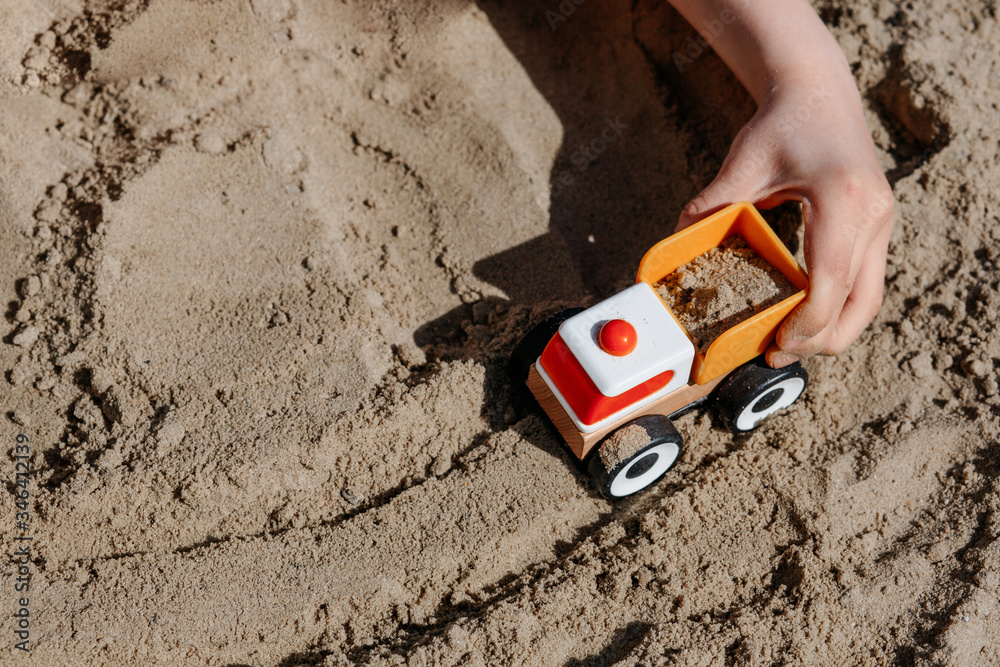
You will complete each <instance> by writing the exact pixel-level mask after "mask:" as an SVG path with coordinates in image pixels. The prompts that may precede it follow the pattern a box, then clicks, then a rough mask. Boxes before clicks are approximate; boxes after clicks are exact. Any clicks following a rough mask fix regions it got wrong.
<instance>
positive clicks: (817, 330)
mask: <svg viewBox="0 0 1000 667" xmlns="http://www.w3.org/2000/svg"><path fill="white" fill-rule="evenodd" d="M851 208H853V207H850V206H845V205H844V204H843V203H841V202H837V203H834V204H829V203H827V202H826V201H822V200H821V202H818V203H816V204H814V203H812V202H810V201H808V200H807V201H806V202H805V203H804V204H803V207H802V213H803V217H804V219H805V229H806V235H805V258H806V266H807V267H808V270H809V290H808V292H807V294H806V298H805V300H804V301H803V302H802V303H801V304H799V306H798V307H796V309H795V310H793V311H792V313H791V314H790V315H789V316H788V317H787V318H786V319H785V322H784V323H783V324H782V325H781V328H780V329H779V330H778V335H777V336H776V338H775V343H776V345H777V347H778V348H779V349H780V350H781V351H783V352H790V353H793V354H795V355H797V356H799V357H805V356H809V355H812V354H816V353H817V352H820V351H821V350H823V349H825V347H826V341H827V339H828V337H829V332H827V331H826V330H827V328H828V327H830V325H831V324H832V323H833V322H835V321H836V320H837V319H838V316H839V314H840V311H841V309H842V308H843V306H844V303H845V302H846V301H847V297H848V295H849V294H850V293H851V290H852V288H853V285H854V280H855V278H856V276H857V274H858V271H859V269H860V266H861V257H860V256H858V255H859V254H860V253H858V252H856V248H857V249H859V250H860V249H863V248H864V246H865V245H866V244H862V245H861V246H860V248H858V244H857V241H858V239H857V233H856V230H855V229H854V227H853V225H852V224H851V220H852V211H851V210H850V209H851ZM823 334H827V335H823Z"/></svg>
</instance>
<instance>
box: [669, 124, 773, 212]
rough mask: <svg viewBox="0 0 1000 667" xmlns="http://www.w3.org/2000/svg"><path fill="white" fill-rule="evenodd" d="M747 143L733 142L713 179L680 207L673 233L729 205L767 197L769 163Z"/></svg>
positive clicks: (762, 152)
mask: <svg viewBox="0 0 1000 667" xmlns="http://www.w3.org/2000/svg"><path fill="white" fill-rule="evenodd" d="M747 143H748V142H746V141H741V140H740V139H739V138H737V140H736V141H735V142H733V147H732V149H730V151H729V155H728V156H727V157H726V160H725V162H723V163H722V168H721V169H719V173H718V174H717V175H716V177H715V180H713V181H712V182H711V183H709V184H708V187H706V188H705V189H704V190H702V191H701V192H700V193H699V194H698V196H697V197H695V198H694V199H692V200H691V201H690V202H688V204H687V206H685V207H684V210H683V211H682V212H681V215H680V220H679V221H678V223H677V228H676V230H675V231H680V230H682V229H684V228H685V227H689V226H691V225H693V224H694V223H696V222H698V221H699V220H701V219H702V218H704V217H705V216H708V215H711V214H712V213H715V212H716V211H718V210H720V209H722V208H725V207H726V206H729V205H730V204H732V203H733V202H738V201H749V202H755V201H757V200H759V199H761V198H762V197H763V196H764V195H766V194H770V192H769V187H768V186H769V183H770V181H771V178H772V176H773V167H772V166H771V161H770V160H769V159H768V158H766V157H763V156H764V155H766V153H765V152H764V151H759V150H753V149H751V148H750V147H749V146H747Z"/></svg>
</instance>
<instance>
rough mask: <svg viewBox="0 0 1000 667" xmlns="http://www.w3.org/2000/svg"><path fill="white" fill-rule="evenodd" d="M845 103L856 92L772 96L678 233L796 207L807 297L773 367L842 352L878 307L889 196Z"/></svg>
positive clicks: (795, 90) (863, 131)
mask: <svg viewBox="0 0 1000 667" xmlns="http://www.w3.org/2000/svg"><path fill="white" fill-rule="evenodd" d="M824 86H826V88H824ZM852 97H857V92H856V91H855V90H854V87H853V83H852V84H851V86H850V89H848V90H835V89H834V88H833V86H832V84H830V83H817V84H812V85H811V86H810V85H809V84H805V85H802V86H800V87H795V86H792V85H789V86H788V87H787V88H785V89H781V90H777V91H775V93H774V95H773V97H771V98H770V99H769V100H768V101H767V102H765V103H764V104H763V105H762V106H761V108H760V109H759V110H758V112H757V114H756V115H755V116H754V118H753V119H752V120H751V121H750V123H748V124H747V126H746V127H744V128H743V130H742V131H741V132H740V134H739V135H738V136H737V138H736V141H734V142H733V146H732V149H731V150H730V152H729V156H728V157H727V158H726V161H725V162H724V163H723V165H722V169H721V170H720V171H719V174H718V176H716V178H715V180H714V181H713V182H712V183H711V184H710V185H709V186H708V187H707V188H706V189H705V190H704V191H703V192H702V193H701V194H699V195H698V196H697V197H696V198H695V199H694V200H693V201H692V202H691V203H690V204H689V205H688V206H687V207H686V208H685V210H684V213H683V214H682V215H681V221H680V224H679V225H678V228H683V227H686V226H687V225H689V224H691V223H693V222H696V221H697V220H699V219H701V218H703V217H705V215H707V214H708V213H711V212H713V211H716V210H718V209H720V208H723V207H724V206H726V205H728V204H730V203H732V202H735V201H744V200H745V201H750V202H757V203H758V204H759V205H760V206H761V207H762V208H769V207H771V206H775V205H777V204H780V203H782V202H784V201H787V200H797V201H801V202H802V213H803V217H804V220H805V247H804V251H805V259H806V268H807V270H808V272H809V292H808V296H807V298H806V300H805V301H804V302H803V303H802V304H801V305H800V306H799V307H798V308H796V309H795V310H794V311H793V312H792V314H791V315H790V316H789V317H788V319H787V320H785V323H784V324H783V325H782V327H781V329H780V330H779V332H778V336H777V339H776V340H775V343H776V345H775V346H772V348H771V349H770V350H769V351H768V355H767V360H768V363H770V364H771V365H773V366H784V365H786V364H788V363H791V362H792V361H795V358H796V357H802V356H808V355H810V354H816V353H826V354H836V353H838V352H842V351H843V350H844V349H845V348H847V346H848V345H850V344H851V342H853V341H854V339H855V338H857V337H858V335H859V334H860V333H861V332H862V330H864V328H865V327H866V326H867V325H868V323H869V322H870V321H871V319H872V318H873V317H875V314H876V313H877V312H878V310H879V307H880V306H881V305H882V283H883V281H884V279H885V258H886V249H887V247H888V245H889V234H890V232H891V231H892V218H893V209H892V204H893V201H892V191H891V190H890V189H889V184H888V183H887V182H886V180H885V176H884V175H883V174H882V170H881V169H880V168H879V164H878V160H877V158H876V157H875V149H874V147H873V146H872V141H871V138H870V137H869V135H868V130H867V128H866V127H865V124H864V119H863V118H861V117H860V115H859V114H858V113H856V110H855V108H854V107H855V105H853V104H849V103H846V102H850V101H852ZM845 100H846V102H845Z"/></svg>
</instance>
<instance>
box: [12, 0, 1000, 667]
mask: <svg viewBox="0 0 1000 667" xmlns="http://www.w3.org/2000/svg"><path fill="white" fill-rule="evenodd" d="M561 6H562V10H560V5H559V4H558V3H557V2H555V0H553V1H552V2H541V3H534V2H528V1H523V2H514V3H503V4H501V3H495V2H484V3H482V4H479V5H477V4H473V3H471V2H468V1H466V0H450V1H449V2H441V3H435V5H434V7H433V8H429V7H427V6H425V4H424V3H417V2H410V1H409V0H399V1H386V2H367V3H366V2H351V3H340V2H327V1H325V0H215V1H206V0H93V1H90V2H82V1H81V0H6V1H5V2H3V3H2V4H0V99H2V109H3V112H2V113H0V222H2V224H0V247H2V249H3V261H2V262H0V291H2V294H3V303H4V317H3V319H2V320H0V338H2V341H3V343H2V345H0V370H2V373H3V376H2V387H3V389H2V394H0V396H2V406H0V407H2V414H0V422H2V428H0V436H2V449H3V451H4V452H5V454H6V456H5V457H4V464H3V465H4V470H3V479H4V483H5V488H6V490H7V491H9V493H4V494H3V501H2V502H3V505H2V507H3V514H2V517H0V518H2V521H0V537H2V543H3V544H4V545H5V550H6V551H5V554H4V559H3V561H2V563H3V564H2V566H0V567H2V575H3V581H4V584H3V587H2V590H3V594H2V596H0V597H2V603H0V605H2V606H0V608H2V609H3V613H2V616H3V618H4V619H5V620H4V621H3V624H2V628H3V632H2V635H0V636H2V641H0V644H2V649H0V655H2V658H0V661H2V662H4V664H37V665H66V664H78V665H146V664H163V665H233V666H235V665H282V666H286V667H288V666H291V665H300V664H302V665H314V664H319V665H331V666H333V665H354V664H370V665H394V664H412V665H460V664H461V665H521V664H523V665H565V666H575V667H581V666H584V665H589V666H596V665H612V664H615V665H650V664H671V665H692V666H693V665H762V666H769V665H783V664H788V665H804V664H812V665H834V664H836V665H867V664H871V665H911V664H920V665H970V666H971V665H1000V641H998V639H997V638H998V637H1000V513H998V511H1000V497H998V491H1000V483H998V479H997V475H998V468H1000V461H998V458H997V457H998V453H997V448H998V431H1000V428H998V416H1000V395H998V383H997V379H998V366H1000V330H998V321H1000V295H998V279H1000V275H998V261H1000V251H998V247H1000V224H998V220H997V215H998V210H1000V195H998V194H997V193H998V191H1000V159H998V157H997V156H998V155H1000V150H998V149H1000V146H998V141H997V137H998V136H1000V113H998V111H1000V110H998V108H997V100H998V99H1000V26H998V24H997V19H996V17H995V11H996V9H995V4H994V3H993V2H988V1H986V0H975V1H973V2H966V1H961V2H959V1H958V0H930V1H929V2H926V3H899V4H896V3H891V2H885V1H882V2H874V3H868V2H862V1H861V0H849V1H846V2H827V1H826V0H819V1H818V2H817V9H818V10H819V11H820V12H821V14H822V16H823V17H824V19H825V20H826V21H827V22H828V24H829V25H830V26H831V29H832V30H833V31H834V32H835V34H836V35H837V37H838V39H839V40H840V42H841V44H842V46H843V48H844V50H845V52H846V53H847V55H848V58H849V60H850V62H851V63H852V65H853V67H854V71H855V73H856V76H857V80H858V83H859V86H860V88H861V90H862V93H863V96H864V99H865V101H866V104H867V107H868V121H869V124H870V126H871V128H872V131H873V133H874V136H875V138H876V142H877V145H878V147H879V149H880V151H881V159H882V160H883V164H884V167H885V169H886V170H887V171H888V173H889V175H890V178H891V181H892V183H893V186H894V189H895V192H896V196H897V200H898V206H897V226H896V229H895V232H894V235H893V239H892V244H891V248H890V255H889V268H888V279H887V293H886V301H885V306H884V308H883V310H882V312H881V314H880V315H879V316H878V318H877V319H876V321H875V322H874V323H873V325H872V326H871V328H870V329H869V330H868V331H867V332H866V333H865V334H864V335H863V336H862V337H861V339H860V340H859V341H858V342H857V343H856V344H855V345H854V346H853V347H852V348H851V349H850V350H849V351H848V352H847V353H845V354H843V355H841V356H840V357H839V358H835V359H834V358H818V359H813V360H810V361H809V363H808V368H809V371H810V373H811V375H812V383H811V385H810V388H809V390H808V395H807V398H805V399H804V400H803V401H800V402H799V403H798V404H796V406H794V407H793V408H792V409H790V410H789V411H787V412H786V413H784V414H782V415H781V416H779V417H777V418H775V419H773V420H772V421H771V422H770V423H769V424H768V425H766V426H765V427H763V428H762V429H760V430H759V431H758V432H756V433H755V434H753V435H752V436H749V437H742V438H734V437H732V436H730V435H728V434H727V433H726V432H725V431H724V430H723V429H722V428H721V426H720V424H719V422H718V421H717V420H715V419H714V418H713V417H712V415H711V414H708V413H693V414H689V415H687V416H685V417H683V418H682V419H680V420H679V423H678V427H679V428H680V430H681V431H682V433H684V435H685V437H686V438H687V447H686V449H685V451H684V454H683V459H682V461H681V462H680V463H679V464H678V466H677V467H676V468H675V469H674V470H673V471H672V472H671V473H669V474H668V476H667V477H665V478H664V479H663V480H662V481H661V482H659V483H658V484H657V485H656V486H655V487H654V488H652V489H651V490H650V491H649V492H647V493H645V494H643V495H641V496H640V497H638V498H636V499H633V500H629V501H626V502H621V503H618V504H614V505H612V504H610V503H608V502H606V501H605V500H603V499H602V498H600V497H599V496H598V495H597V494H596V493H595V492H594V491H593V490H592V489H591V488H590V487H589V485H588V483H587V481H586V478H585V477H584V476H583V475H582V474H581V473H580V472H579V471H578V470H577V469H576V468H575V467H574V465H573V464H572V463H571V462H570V459H569V458H568V457H567V456H566V454H564V452H563V449H562V446H561V444H560V441H559V440H558V437H557V435H556V434H555V432H554V430H553V429H552V428H551V427H550V426H548V425H547V423H546V422H545V420H544V419H543V418H542V417H541V416H540V415H539V411H538V410H537V408H534V407H532V404H531V403H530V402H529V401H526V400H525V399H524V397H523V392H521V391H520V389H519V388H517V387H511V386H510V385H509V383H508V381H507V380H506V376H505V364H506V358H507V355H508V354H509V353H510V351H511V349H512V347H513V345H514V344H515V342H516V340H517V338H518V336H519V335H521V334H522V333H523V332H525V331H526V330H527V328H528V327H529V326H530V325H531V324H532V323H534V322H537V321H539V320H541V319H542V318H544V317H545V316H546V315H547V314H548V313H551V312H552V311H554V310H555V309H557V308H559V307H560V306H561V305H563V304H573V305H578V304H582V303H588V302H589V301H590V300H592V299H595V298H599V297H603V296H607V295H610V294H612V293H614V292H615V291H616V290H618V289H620V288H621V287H623V286H625V285H627V284H628V283H629V282H630V281H631V280H632V279H633V276H634V271H635V269H636V266H637V262H638V259H639V258H640V257H641V256H642V253H643V252H644V251H645V249H646V248H648V247H649V246H650V245H652V244H653V243H654V242H655V241H657V240H659V239H660V238H662V237H663V236H665V235H667V233H669V231H670V230H671V229H672V226H673V222H674V221H675V219H676V216H677V213H678V211H679V210H680V208H681V206H682V205H683V203H684V202H685V201H686V200H687V199H688V198H689V197H691V196H693V195H694V194H695V193H696V192H698V190H699V189H700V188H701V187H702V186H703V185H704V184H705V183H707V182H708V180H710V179H711V177H712V176H713V175H714V173H715V170H716V169H717V168H718V166H719V164H720V162H721V160H722V158H723V157H724V155H725V152H726V149H727V146H728V144H729V142H730V140H731V139H732V137H733V135H734V134H735V132H736V131H737V130H738V129H739V127H740V126H741V125H742V123H743V122H745V120H746V119H747V118H748V117H749V115H750V114H752V112H753V107H752V104H751V102H750V101H749V99H748V98H747V96H746V95H745V94H744V93H743V91H742V90H741V89H740V87H739V86H738V84H736V82H735V81H734V79H733V78H732V76H731V75H729V74H728V72H727V71H726V69H725V67H724V66H723V65H722V64H721V63H720V62H719V61H718V59H717V58H715V56H714V55H712V54H711V53H710V52H705V53H700V49H699V48H698V47H697V46H696V45H695V43H694V42H693V41H690V40H689V38H690V37H691V36H692V32H691V30H690V28H688V27H687V26H686V24H684V22H683V21H682V20H680V19H679V18H678V17H677V15H676V14H674V13H673V12H672V10H670V9H669V8H668V7H666V6H664V5H663V3H657V2H647V1H646V0H638V1H637V2H632V3H629V2H622V1H615V2H596V1H594V0H591V1H589V2H582V3H577V4H572V3H569V2H563V3H562V5H561ZM570 9H572V12H570V11H569V10H570ZM560 11H561V12H562V13H560ZM555 16H558V17H559V18H560V19H565V20H559V21H555V20H554V18H553V17H555ZM678 50H679V51H680V52H681V53H686V54H687V56H686V57H688V56H689V57H690V62H685V63H684V65H683V67H680V68H678V67H677V66H676V62H675V59H674V58H673V57H672V54H673V53H674V52H675V51H678ZM793 213H794V212H793ZM777 221H778V222H780V223H781V224H778V227H779V232H780V233H782V234H783V235H784V236H785V238H786V239H787V240H788V242H789V243H790V244H791V245H792V247H793V248H796V247H797V245H798V241H797V239H799V238H801V229H798V228H797V226H796V224H795V222H794V215H791V216H789V215H785V216H783V217H781V218H778V219H777ZM776 224H777V222H776ZM18 433H24V434H25V435H27V436H28V437H29V438H30V440H31V465H32V467H33V470H34V472H33V474H32V481H31V485H30V492H31V504H30V515H31V518H30V528H29V530H28V533H27V534H30V535H31V536H32V537H33V542H32V543H31V544H32V560H31V564H30V567H29V569H30V570H31V572H32V579H31V589H30V605H29V606H30V613H31V623H30V646H31V648H32V652H31V653H30V655H25V654H22V653H21V652H19V651H18V650H16V649H15V648H14V641H15V639H14V634H13V633H14V629H15V627H14V621H13V619H12V618H11V615H12V614H13V613H14V611H15V609H16V608H17V607H16V605H17V600H16V598H17V595H16V594H15V593H14V592H13V588H12V587H13V582H14V581H15V577H16V574H17V571H16V564H15V563H14V561H13V560H12V559H11V558H8V555H11V556H12V554H13V551H14V549H15V547H14V546H12V545H13V544H14V543H13V542H12V538H13V537H14V536H17V535H21V534H23V531H22V530H20V529H18V528H17V527H16V523H15V511H16V508H15V505H14V495H13V492H14V491H15V490H16V489H17V487H16V486H15V485H14V480H15V460H14V454H15V450H14V446H15V436H16V434H18Z"/></svg>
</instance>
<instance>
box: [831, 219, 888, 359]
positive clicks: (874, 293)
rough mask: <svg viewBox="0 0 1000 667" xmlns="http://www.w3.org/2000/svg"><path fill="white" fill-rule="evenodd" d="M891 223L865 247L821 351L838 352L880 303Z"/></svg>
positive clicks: (861, 328) (856, 333)
mask: <svg viewBox="0 0 1000 667" xmlns="http://www.w3.org/2000/svg"><path fill="white" fill-rule="evenodd" d="M891 232H892V228H891V227H886V230H885V232H883V233H881V234H880V235H879V237H878V238H877V239H876V240H875V242H874V243H873V244H872V245H871V246H870V247H869V248H868V250H867V252H866V253H865V256H864V258H863V259H862V262H861V268H860V269H859V270H858V275H857V277H856V278H855V280H854V289H852V290H851V293H850V295H849V296H848V297H847V301H846V302H844V308H843V310H841V311H840V317H839V319H838V320H837V321H836V323H835V324H834V327H833V331H832V332H830V336H829V338H828V339H827V341H826V348H825V349H824V350H823V352H824V353H825V354H840V353H841V352H843V351H844V350H846V349H847V348H848V346H850V344H851V343H853V342H854V341H855V340H856V339H857V338H858V336H860V335H861V332H862V331H864V330H865V327H867V326H868V323H869V322H871V321H872V320H873V319H874V318H875V315H877V314H878V311H879V310H880V309H881V307H882V298H883V294H884V289H885V263H886V255H887V253H888V246H889V235H890V234H891Z"/></svg>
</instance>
